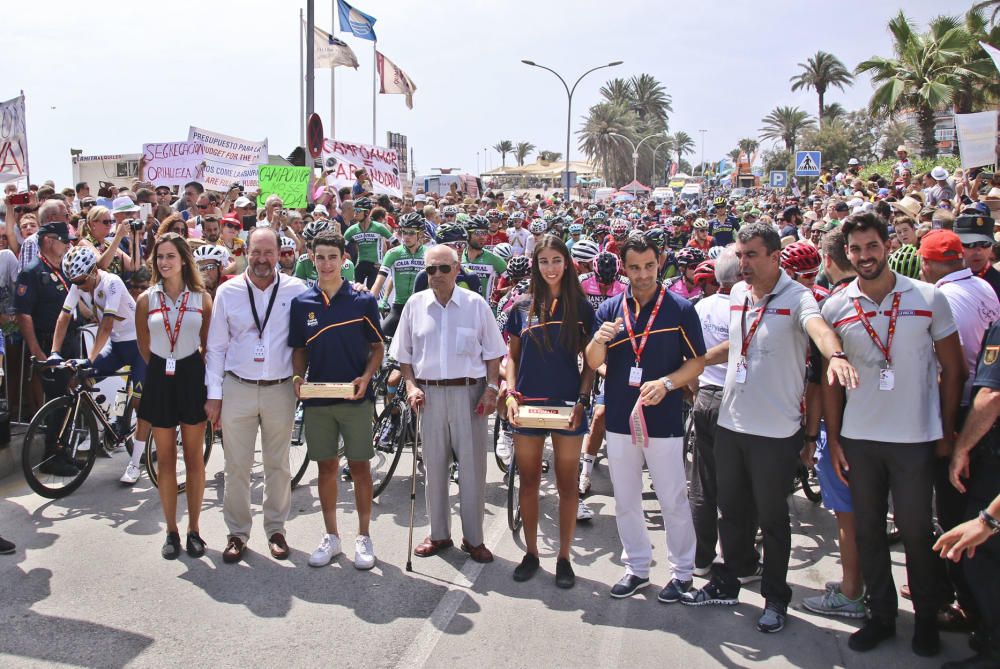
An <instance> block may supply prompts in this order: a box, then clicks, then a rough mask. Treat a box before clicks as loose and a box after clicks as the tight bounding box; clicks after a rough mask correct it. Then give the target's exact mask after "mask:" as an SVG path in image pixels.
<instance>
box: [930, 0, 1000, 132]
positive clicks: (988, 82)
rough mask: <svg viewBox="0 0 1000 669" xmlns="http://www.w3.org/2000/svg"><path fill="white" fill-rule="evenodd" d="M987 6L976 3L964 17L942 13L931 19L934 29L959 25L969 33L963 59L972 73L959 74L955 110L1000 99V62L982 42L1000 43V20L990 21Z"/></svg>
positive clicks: (986, 106) (988, 105)
mask: <svg viewBox="0 0 1000 669" xmlns="http://www.w3.org/2000/svg"><path fill="white" fill-rule="evenodd" d="M995 4H996V7H997V9H996V10H994V19H995V17H996V11H1000V1H998V2H996V3H995ZM984 9H985V7H979V6H973V7H972V9H970V10H969V11H967V12H966V13H965V15H964V16H963V17H962V18H961V19H958V18H952V17H948V16H941V17H938V18H936V19H934V21H933V22H932V23H931V30H932V31H934V32H939V31H943V30H947V29H948V28H953V27H958V28H961V30H962V31H963V33H964V35H965V47H964V48H963V49H962V51H963V54H962V63H963V65H964V66H965V68H966V69H967V70H969V71H970V72H971V73H972V76H959V82H958V85H957V86H956V89H957V90H956V91H955V113H958V114H969V113H971V112H973V111H983V110H986V109H993V108H995V107H996V106H997V102H998V101H1000V77H997V71H996V65H994V64H993V59H992V58H991V57H990V56H989V54H987V53H986V50H985V49H983V48H982V47H980V46H979V43H980V42H985V43H986V44H992V45H996V44H1000V24H997V23H996V22H995V20H994V22H993V25H990V23H989V22H988V21H987V19H986V16H985V12H984Z"/></svg>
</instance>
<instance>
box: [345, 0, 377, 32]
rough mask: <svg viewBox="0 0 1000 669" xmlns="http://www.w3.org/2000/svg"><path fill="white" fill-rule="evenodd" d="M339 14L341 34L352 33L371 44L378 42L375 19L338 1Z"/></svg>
mask: <svg viewBox="0 0 1000 669" xmlns="http://www.w3.org/2000/svg"><path fill="white" fill-rule="evenodd" d="M337 12H338V13H339V14H340V32H344V33H351V34H352V35H354V36H355V37H360V38H361V39H366V40H369V41H371V42H375V41H377V39H376V37H375V19H374V17H371V16H368V15H367V14H365V13H364V12H362V11H360V10H358V9H355V8H354V7H351V6H350V5H349V4H347V3H346V2H344V0H337Z"/></svg>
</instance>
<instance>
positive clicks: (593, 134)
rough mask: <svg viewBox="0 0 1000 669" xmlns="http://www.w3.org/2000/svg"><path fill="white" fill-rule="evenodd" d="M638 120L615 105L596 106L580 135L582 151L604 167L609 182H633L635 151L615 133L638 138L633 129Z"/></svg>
mask: <svg viewBox="0 0 1000 669" xmlns="http://www.w3.org/2000/svg"><path fill="white" fill-rule="evenodd" d="M636 121H637V119H636V116H635V113H634V112H633V111H632V110H631V109H629V108H628V107H627V106H625V105H619V104H613V103H611V102H601V103H599V104H596V105H594V106H593V107H591V108H590V111H589V112H588V114H587V116H586V117H585V118H584V124H583V128H582V129H581V130H580V133H579V134H580V144H579V146H580V150H581V151H582V152H583V153H585V154H586V155H587V159H588V160H591V161H593V162H594V164H595V165H597V166H598V167H600V168H601V172H602V174H603V176H604V180H605V182H606V183H625V182H626V181H628V180H629V179H631V174H632V149H631V148H630V147H628V146H626V144H625V142H623V141H621V140H619V139H618V138H616V137H613V136H612V133H614V134H619V135H625V136H626V137H628V138H629V139H635V135H634V133H633V132H632V128H633V126H634V125H635V123H636ZM626 177H627V178H626Z"/></svg>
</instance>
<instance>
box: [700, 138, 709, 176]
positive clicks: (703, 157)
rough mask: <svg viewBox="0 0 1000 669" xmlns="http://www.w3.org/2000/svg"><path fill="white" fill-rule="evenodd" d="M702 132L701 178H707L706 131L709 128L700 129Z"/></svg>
mask: <svg viewBox="0 0 1000 669" xmlns="http://www.w3.org/2000/svg"><path fill="white" fill-rule="evenodd" d="M698 132H700V133H701V178H702V179H704V178H705V133H706V132H708V130H699V131H698Z"/></svg>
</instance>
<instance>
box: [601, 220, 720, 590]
mask: <svg viewBox="0 0 1000 669" xmlns="http://www.w3.org/2000/svg"><path fill="white" fill-rule="evenodd" d="M659 255H660V250H659V248H658V247H657V246H656V245H655V244H653V243H652V242H651V241H650V240H648V239H647V238H645V237H642V236H632V237H629V238H628V241H626V242H625V243H624V244H623V245H622V248H621V256H622V264H623V266H624V268H625V274H626V276H628V278H629V281H630V282H631V285H630V287H629V289H628V290H627V291H625V292H624V293H621V294H619V295H617V296H615V297H611V298H609V299H608V300H606V301H605V302H604V303H603V304H602V305H601V306H600V307H599V308H598V310H597V316H596V318H595V320H594V332H595V334H594V338H593V340H592V341H591V342H590V343H589V344H588V345H587V352H586V353H587V364H588V365H590V367H591V368H592V369H597V368H598V367H600V366H601V365H602V364H607V375H606V376H605V379H606V380H605V390H604V394H605V406H606V414H605V420H606V421H607V439H608V463H609V465H610V467H611V481H612V483H613V485H614V489H615V509H616V514H615V515H616V521H617V523H618V535H619V537H620V538H621V541H622V560H623V561H624V562H625V576H623V577H622V579H621V580H620V581H618V583H616V584H615V585H614V587H612V589H611V596H612V597H615V598H623V597H629V596H631V595H633V594H635V592H636V591H638V590H640V589H642V588H644V587H646V586H647V585H649V566H650V563H651V562H652V557H653V551H652V548H651V547H650V543H649V535H648V533H647V531H646V518H645V515H644V513H643V509H642V467H643V463H645V464H646V466H647V468H648V469H649V474H650V476H651V477H652V479H653V485H654V487H655V489H656V496H657V499H658V500H659V502H660V509H661V513H662V515H663V524H664V527H665V528H666V531H667V554H668V557H669V558H670V562H671V570H672V574H671V580H670V582H669V583H667V585H666V587H664V588H663V590H662V591H661V592H660V594H659V597H658V599H659V601H661V602H663V603H667V604H669V603H673V602H677V601H679V600H680V597H681V594H682V593H684V592H686V591H687V590H689V589H690V588H691V574H692V572H693V570H694V553H695V534H694V523H693V522H692V520H691V507H690V506H689V504H688V498H687V480H686V478H685V473H684V467H683V466H682V464H681V462H682V458H683V451H684V445H683V435H684V426H683V421H682V420H681V409H682V405H681V393H680V392H675V391H678V390H679V389H681V388H684V387H685V386H687V385H688V384H689V383H691V382H692V381H694V380H695V379H697V378H698V375H699V374H701V373H702V371H703V370H704V368H705V359H704V355H705V343H704V340H703V339H702V334H701V321H700V320H699V318H698V314H697V312H695V310H694V307H693V306H691V303H690V302H688V301H687V300H685V299H684V298H681V297H678V296H676V295H674V294H673V293H671V292H669V291H667V290H666V289H665V288H664V287H663V286H662V285H661V284H660V283H659V282H658V281H657V270H658V268H659Z"/></svg>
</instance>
